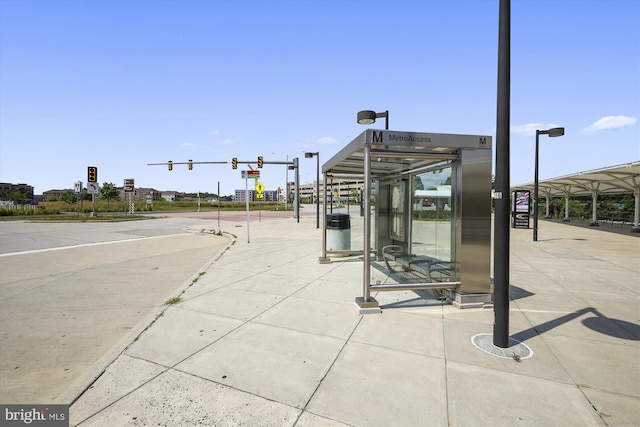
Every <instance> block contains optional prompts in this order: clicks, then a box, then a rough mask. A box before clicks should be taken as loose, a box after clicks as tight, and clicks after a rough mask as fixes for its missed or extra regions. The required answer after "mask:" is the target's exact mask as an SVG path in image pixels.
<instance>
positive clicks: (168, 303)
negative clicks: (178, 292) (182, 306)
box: [165, 297, 182, 305]
mask: <svg viewBox="0 0 640 427" xmlns="http://www.w3.org/2000/svg"><path fill="white" fill-rule="evenodd" d="M180 301H182V299H181V298H180V297H173V298H171V299H168V300H167V301H166V302H165V305H173V304H178V303H179V302H180Z"/></svg>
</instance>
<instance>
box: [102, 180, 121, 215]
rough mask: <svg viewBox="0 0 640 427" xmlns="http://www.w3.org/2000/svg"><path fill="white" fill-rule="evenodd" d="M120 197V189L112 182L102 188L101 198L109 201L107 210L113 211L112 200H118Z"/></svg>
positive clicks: (106, 183)
mask: <svg viewBox="0 0 640 427" xmlns="http://www.w3.org/2000/svg"><path fill="white" fill-rule="evenodd" d="M118 195H119V191H118V188H117V187H116V185H115V184H114V183H112V182H105V183H103V184H102V187H100V198H101V199H107V209H111V206H110V203H109V201H110V200H111V199H116V198H117V197H118Z"/></svg>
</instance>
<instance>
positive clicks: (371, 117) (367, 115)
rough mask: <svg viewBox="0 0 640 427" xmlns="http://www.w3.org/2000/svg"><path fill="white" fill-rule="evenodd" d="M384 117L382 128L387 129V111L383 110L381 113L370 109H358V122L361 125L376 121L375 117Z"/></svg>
mask: <svg viewBox="0 0 640 427" xmlns="http://www.w3.org/2000/svg"><path fill="white" fill-rule="evenodd" d="M380 117H384V123H385V125H384V128H385V129H389V111H383V112H382V113H376V112H375V111H371V110H362V111H358V123H360V124H361V125H370V124H372V123H375V122H376V119H377V118H380Z"/></svg>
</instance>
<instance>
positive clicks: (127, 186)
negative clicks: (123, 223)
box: [124, 178, 135, 215]
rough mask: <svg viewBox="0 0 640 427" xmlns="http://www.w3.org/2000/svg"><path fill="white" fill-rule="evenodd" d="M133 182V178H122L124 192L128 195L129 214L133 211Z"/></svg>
mask: <svg viewBox="0 0 640 427" xmlns="http://www.w3.org/2000/svg"><path fill="white" fill-rule="evenodd" d="M134 188H135V186H134V183H133V178H129V179H125V180H124V192H125V193H127V194H128V195H129V215H133V213H134V212H135V204H134V203H133V199H132V197H133V192H134Z"/></svg>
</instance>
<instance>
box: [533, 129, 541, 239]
mask: <svg viewBox="0 0 640 427" xmlns="http://www.w3.org/2000/svg"><path fill="white" fill-rule="evenodd" d="M539 140H540V131H539V130H536V156H535V166H534V172H533V241H534V242H537V241H538V143H539Z"/></svg>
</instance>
